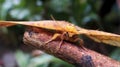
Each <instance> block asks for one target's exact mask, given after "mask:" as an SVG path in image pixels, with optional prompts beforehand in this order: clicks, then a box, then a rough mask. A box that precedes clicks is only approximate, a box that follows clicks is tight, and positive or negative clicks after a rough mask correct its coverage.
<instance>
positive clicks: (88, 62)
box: [23, 27, 120, 67]
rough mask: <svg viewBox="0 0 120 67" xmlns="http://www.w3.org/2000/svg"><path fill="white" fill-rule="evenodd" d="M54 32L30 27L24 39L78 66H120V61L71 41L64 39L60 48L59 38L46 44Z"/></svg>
mask: <svg viewBox="0 0 120 67" xmlns="http://www.w3.org/2000/svg"><path fill="white" fill-rule="evenodd" d="M54 34H55V32H51V31H49V30H46V29H41V28H35V27H30V28H29V29H28V30H27V31H26V32H25V34H24V38H23V40H24V43H25V44H27V45H29V46H34V47H35V48H36V49H40V50H43V51H44V52H46V53H48V54H51V55H54V56H55V57H58V58H60V59H62V60H64V61H66V62H68V63H71V64H73V65H75V66H76V67H120V62H118V61H115V60H113V59H111V58H109V57H107V56H104V55H101V54H99V53H97V52H95V51H92V50H89V49H87V48H85V47H84V49H83V48H81V47H79V46H78V45H76V44H75V43H71V42H69V41H63V43H62V45H61V47H60V49H59V50H58V48H59V47H58V44H59V43H60V42H61V39H59V38H58V39H56V40H54V41H51V42H49V43H47V44H45V42H46V41H48V40H49V39H51V38H52V36H53V35H54Z"/></svg>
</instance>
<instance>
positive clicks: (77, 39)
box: [74, 37, 85, 49]
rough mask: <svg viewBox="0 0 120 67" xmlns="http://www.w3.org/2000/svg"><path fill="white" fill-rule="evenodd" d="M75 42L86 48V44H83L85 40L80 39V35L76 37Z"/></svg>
mask: <svg viewBox="0 0 120 67" xmlns="http://www.w3.org/2000/svg"><path fill="white" fill-rule="evenodd" d="M74 42H77V43H78V46H80V47H81V48H82V49H85V48H84V46H83V45H84V41H83V40H82V39H80V38H79V37H77V38H75V39H74Z"/></svg>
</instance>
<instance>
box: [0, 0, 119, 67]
mask: <svg viewBox="0 0 120 67" xmlns="http://www.w3.org/2000/svg"><path fill="white" fill-rule="evenodd" d="M105 1H107V0H105ZM105 1H102V0H0V20H17V21H24V20H27V21H31V20H49V19H52V18H51V17H50V16H51V15H52V16H53V17H54V18H55V20H66V21H70V22H71V23H74V24H76V25H78V26H82V27H85V28H91V29H99V30H104V31H109V32H114V33H118V34H119V33H120V29H119V28H120V23H119V16H120V12H119V9H118V7H117V4H116V3H114V4H113V5H112V7H110V8H111V10H110V11H109V12H108V13H107V14H106V15H105V16H104V17H103V16H101V15H102V13H99V12H100V9H101V6H102V3H103V2H105ZM104 9H105V10H107V8H104ZM24 30H25V26H21V25H17V26H13V27H9V28H1V29H0V37H1V39H0V45H1V46H0V49H1V51H0V54H1V55H0V56H2V51H3V52H4V51H6V50H9V51H13V52H14V53H15V57H16V61H17V64H18V66H19V67H73V66H72V65H70V64H68V63H66V62H63V61H61V60H58V59H56V58H54V57H52V56H50V55H47V54H43V55H40V56H37V57H32V56H31V54H30V52H31V51H29V50H27V49H26V48H25V47H26V46H23V45H24V44H23V42H22V37H23V34H24ZM3 42H5V43H3ZM25 49H26V50H27V52H26V50H25ZM108 49H109V50H108V52H109V51H112V52H110V54H109V55H110V56H111V57H113V58H115V59H118V58H119V56H120V55H119V54H120V53H119V52H120V49H119V48H118V49H116V48H114V49H113V47H109V48H108ZM119 60H120V59H119Z"/></svg>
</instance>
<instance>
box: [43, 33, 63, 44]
mask: <svg viewBox="0 0 120 67" xmlns="http://www.w3.org/2000/svg"><path fill="white" fill-rule="evenodd" d="M59 36H61V34H58V33H55V34H54V35H53V37H52V38H51V39H50V40H48V41H46V42H45V44H47V43H49V42H51V41H53V40H55V39H56V38H57V37H59Z"/></svg>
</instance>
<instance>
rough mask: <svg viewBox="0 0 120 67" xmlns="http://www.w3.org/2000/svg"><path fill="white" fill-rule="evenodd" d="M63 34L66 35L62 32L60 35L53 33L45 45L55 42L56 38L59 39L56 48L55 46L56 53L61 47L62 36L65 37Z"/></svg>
mask: <svg viewBox="0 0 120 67" xmlns="http://www.w3.org/2000/svg"><path fill="white" fill-rule="evenodd" d="M65 34H66V32H63V33H62V34H59V33H55V34H54V35H53V37H52V38H51V39H50V40H48V41H46V42H45V44H47V43H49V42H51V41H53V40H55V39H56V38H57V37H60V39H61V41H60V43H59V44H58V46H57V48H56V49H57V50H56V52H57V51H58V50H59V49H60V48H61V45H62V43H63V40H64V35H65Z"/></svg>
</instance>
